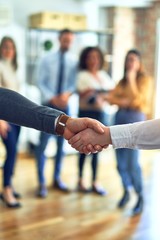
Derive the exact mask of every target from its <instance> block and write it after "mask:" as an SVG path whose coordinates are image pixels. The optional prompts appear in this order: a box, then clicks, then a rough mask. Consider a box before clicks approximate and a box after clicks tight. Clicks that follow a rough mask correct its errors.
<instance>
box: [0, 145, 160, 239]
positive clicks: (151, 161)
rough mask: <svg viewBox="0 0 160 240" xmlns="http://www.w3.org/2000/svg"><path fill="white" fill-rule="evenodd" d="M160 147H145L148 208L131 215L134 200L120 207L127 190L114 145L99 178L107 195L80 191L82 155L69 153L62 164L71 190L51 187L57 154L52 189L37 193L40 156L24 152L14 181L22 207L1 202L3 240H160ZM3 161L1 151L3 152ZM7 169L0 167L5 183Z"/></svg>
mask: <svg viewBox="0 0 160 240" xmlns="http://www.w3.org/2000/svg"><path fill="white" fill-rule="evenodd" d="M159 156H160V152H159V151H143V152H142V158H141V164H142V168H143V175H144V195H145V208H144V211H143V214H142V215H141V216H137V217H131V216H130V209H131V208H132V206H133V205H134V202H135V200H136V197H135V194H134V192H133V193H132V196H133V198H132V200H131V202H130V203H129V204H128V205H127V207H126V208H125V209H124V210H118V209H117V208H116V205H117V201H118V200H119V198H120V196H121V194H122V188H121V181H120V178H119V175H118V173H117V170H116V163H115V155H114V151H113V150H112V149H109V150H105V151H104V152H103V153H101V154H100V163H99V175H98V179H99V182H100V183H102V185H103V186H104V187H105V188H106V189H107V191H108V195H107V196H105V197H101V196H96V195H94V194H86V195H84V194H81V193H78V192H77V191H76V185H77V158H78V156H77V155H71V156H67V157H66V158H65V161H64V166H63V173H62V176H63V180H64V181H65V182H66V183H67V184H68V186H69V187H70V189H71V192H70V193H69V194H64V193H60V192H58V191H55V190H53V189H52V187H51V186H52V171H53V160H52V159H48V161H47V164H46V171H45V172H46V178H47V186H48V190H49V195H48V197H47V198H46V199H38V198H36V197H35V189H36V186H37V178H36V168H35V161H34V159H33V158H31V157H29V156H26V155H19V158H18V162H17V166H16V173H15V177H14V186H15V187H16V190H18V191H19V192H20V193H21V194H22V195H23V198H22V199H21V202H22V205H23V207H22V208H20V209H17V210H12V209H8V208H6V207H5V206H4V205H3V204H2V203H0V240H28V239H34V240H51V239H52V240H53V239H54V240H65V239H68V240H80V239H85V240H90V239H92V240H159V239H160V233H159V232H160V231H159V223H160V208H159V202H160V188H159V185H160V174H159V169H160V161H159ZM0 160H1V162H2V157H1V159H0ZM1 179H2V171H0V183H1V182H2V181H1ZM90 179H91V171H90V157H88V159H87V162H86V166H85V183H86V185H87V186H89V185H90Z"/></svg>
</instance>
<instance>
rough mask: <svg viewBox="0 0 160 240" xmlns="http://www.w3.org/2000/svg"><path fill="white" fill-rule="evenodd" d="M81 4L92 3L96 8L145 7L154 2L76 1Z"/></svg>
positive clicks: (119, 0) (133, 0)
mask: <svg viewBox="0 0 160 240" xmlns="http://www.w3.org/2000/svg"><path fill="white" fill-rule="evenodd" d="M76 1H83V2H92V3H95V4H96V5H98V6H103V7H107V6H123V7H147V6H149V5H150V4H151V3H152V2H153V1H154V0H76Z"/></svg>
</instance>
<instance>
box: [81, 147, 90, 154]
mask: <svg viewBox="0 0 160 240" xmlns="http://www.w3.org/2000/svg"><path fill="white" fill-rule="evenodd" d="M82 150H83V153H84V154H86V155H90V154H91V152H90V151H88V149H87V147H86V146H84V147H83V149H82Z"/></svg>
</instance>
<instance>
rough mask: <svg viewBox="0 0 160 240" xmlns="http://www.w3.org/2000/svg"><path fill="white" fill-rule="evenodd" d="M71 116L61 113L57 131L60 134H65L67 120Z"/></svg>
mask: <svg viewBox="0 0 160 240" xmlns="http://www.w3.org/2000/svg"><path fill="white" fill-rule="evenodd" d="M69 118H70V117H69V116H68V115H65V114H61V115H60V116H59V118H58V120H57V124H56V129H55V132H56V134H57V135H59V136H63V134H64V130H65V127H66V122H67V120H68V119H69Z"/></svg>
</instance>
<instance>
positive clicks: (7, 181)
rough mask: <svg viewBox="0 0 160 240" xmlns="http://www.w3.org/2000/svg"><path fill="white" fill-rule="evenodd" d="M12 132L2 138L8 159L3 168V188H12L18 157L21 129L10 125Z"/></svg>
mask: <svg viewBox="0 0 160 240" xmlns="http://www.w3.org/2000/svg"><path fill="white" fill-rule="evenodd" d="M9 125H10V128H11V129H10V131H9V132H8V134H7V137H6V138H2V140H3V143H4V145H5V148H6V159H5V162H4V167H3V186H4V187H7V186H11V185H12V184H11V178H12V176H13V173H14V167H15V162H16V157H17V143H18V137H19V133H20V127H19V126H16V125H13V124H9Z"/></svg>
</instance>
